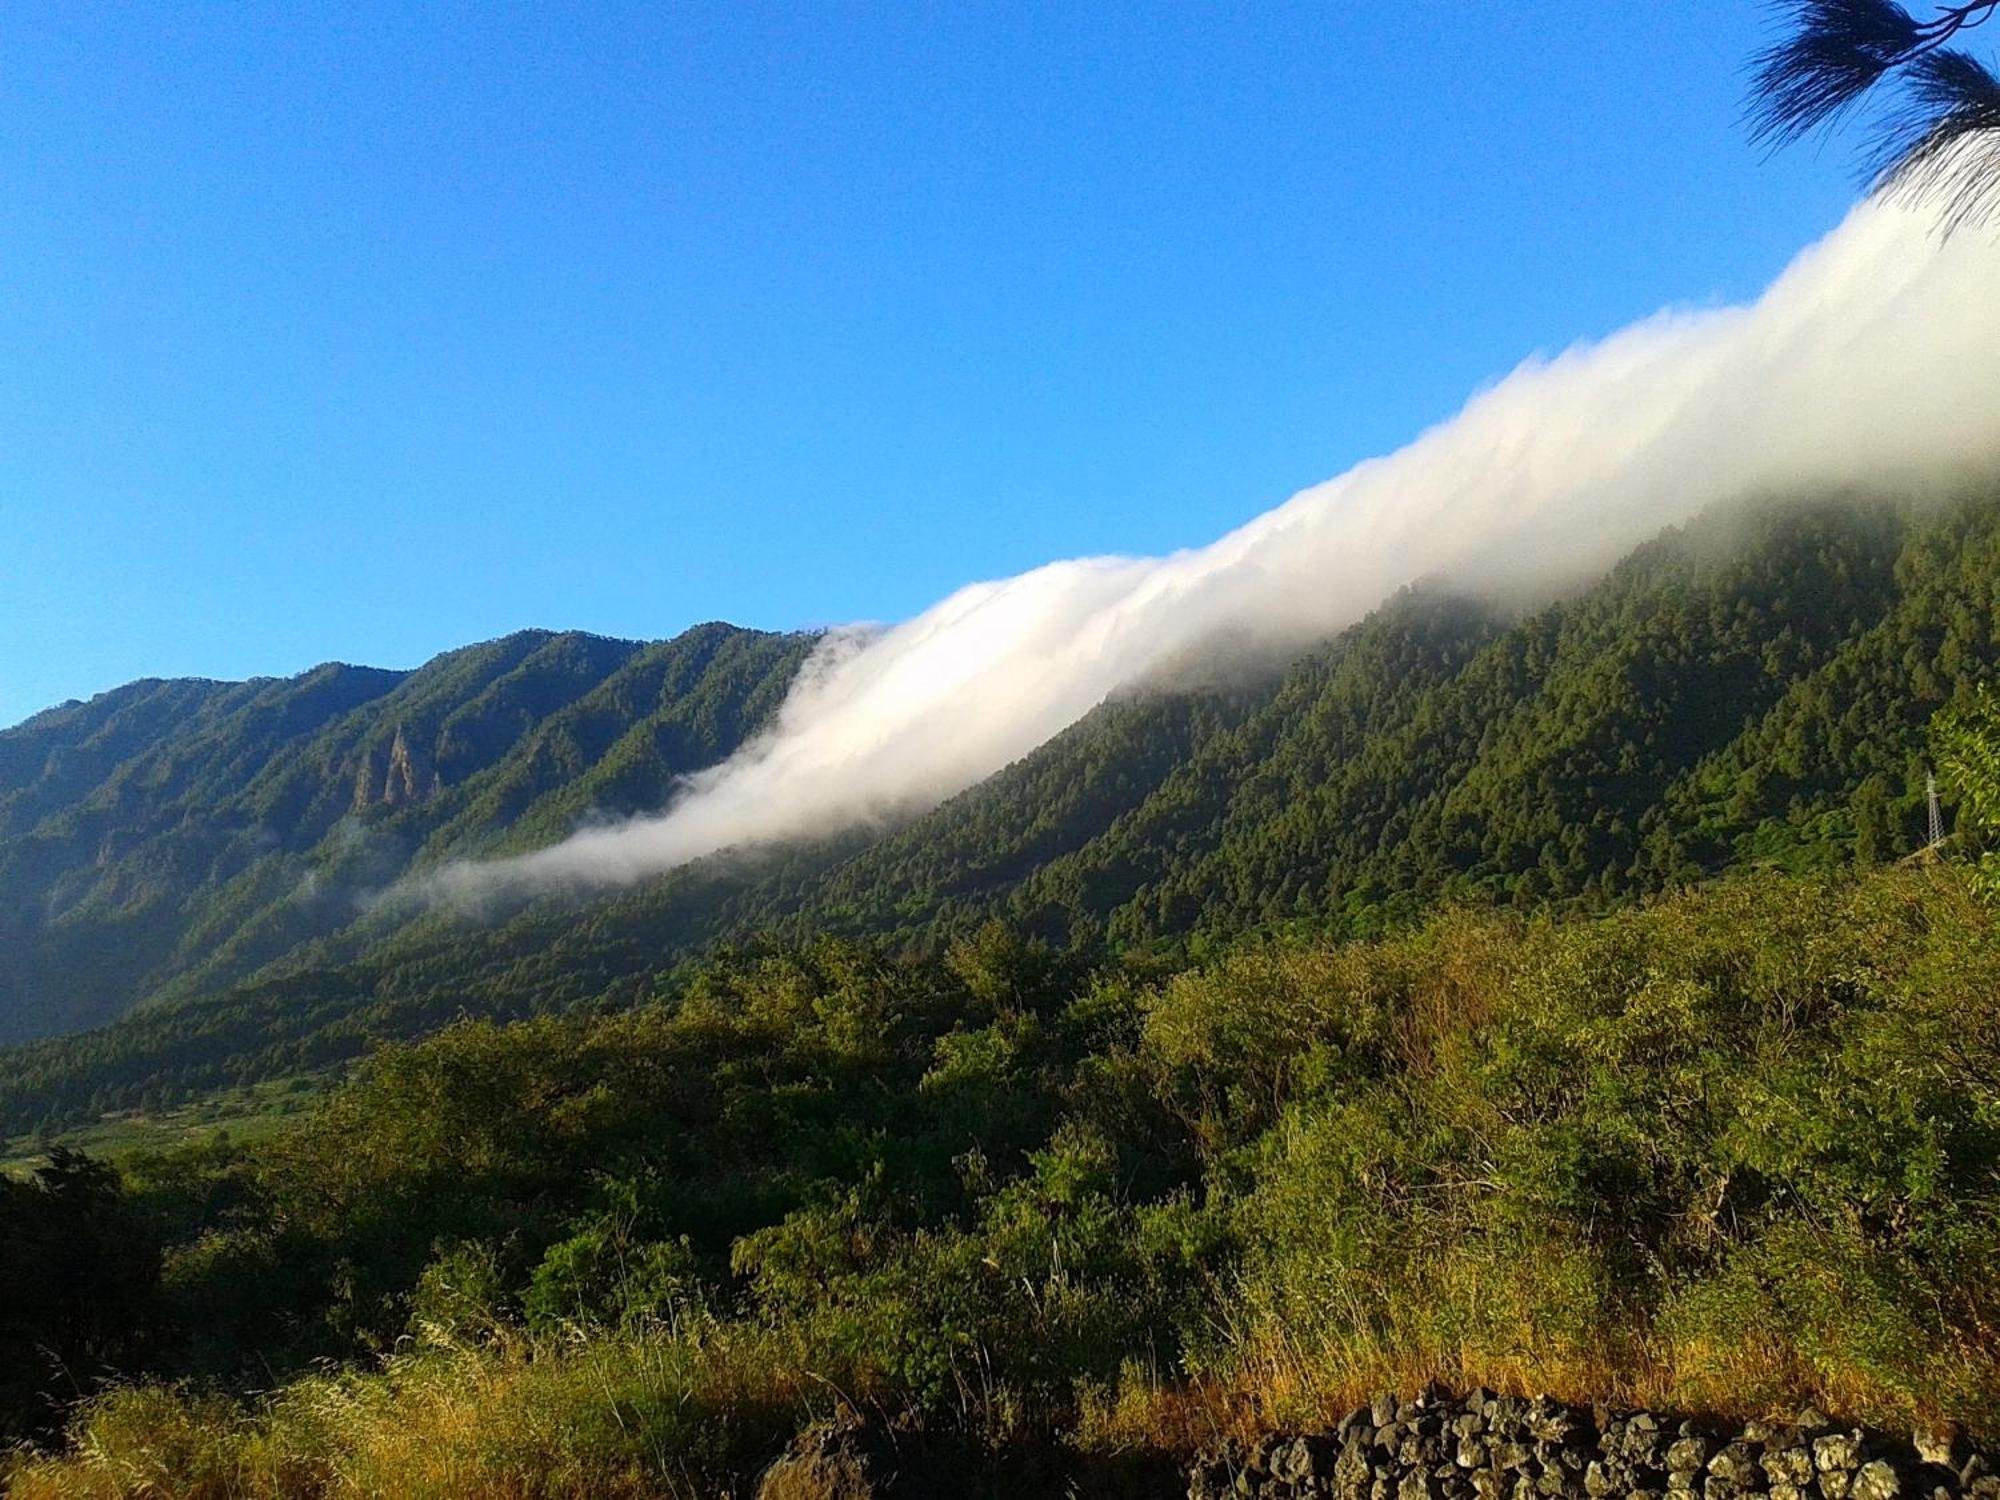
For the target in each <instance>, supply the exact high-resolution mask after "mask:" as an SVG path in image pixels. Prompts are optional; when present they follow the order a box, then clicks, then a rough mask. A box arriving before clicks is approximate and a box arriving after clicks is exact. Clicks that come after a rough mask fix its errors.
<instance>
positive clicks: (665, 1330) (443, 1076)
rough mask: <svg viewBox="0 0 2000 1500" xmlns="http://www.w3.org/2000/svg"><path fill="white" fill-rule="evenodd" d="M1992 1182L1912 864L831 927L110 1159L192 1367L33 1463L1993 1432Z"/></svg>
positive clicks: (185, 1475) (176, 1477)
mask: <svg viewBox="0 0 2000 1500" xmlns="http://www.w3.org/2000/svg"><path fill="white" fill-rule="evenodd" d="M1997 1173H2000V944H1996V942H1995V933H1994V930H1993V918H1992V916H1991V915H1990V914H1989V912H1988V910H1987V908H1986V907H1985V906H1983V905H1982V904H1981V903H1980V902H1979V901H1978V900H1977V899H1976V898H1975V896H1974V894H1973V892H1972V891H1971V889H1970V887H1969V885H1968V883H1967V882H1966V881H1965V880H1964V879H1963V878H1962V877H1961V876H1959V875H1958V874H1956V873H1954V872H1953V871H1952V870H1951V869H1948V868H1943V867H1937V868H1912V869H1901V870H1896V871H1889V872H1882V873H1877V874H1874V875H1871V876H1867V877H1864V878H1858V879H1848V880H1828V881H1793V880H1785V879H1778V878H1764V879H1760V880H1756V881H1750V880H1743V881H1737V882H1726V883H1722V884H1719V885H1715V886H1712V887H1709V888H1706V889H1703V890H1700V891H1697V892H1693V893H1689V894H1683V895H1679V896H1674V897H1670V898H1664V899H1660V900H1658V901H1655V902H1653V903H1651V904H1648V905H1646V906H1644V907H1641V908H1637V909H1632V910H1626V911H1621V912H1616V913H1613V914H1610V915H1607V916H1602V917H1597V918H1592V919H1588V920H1583V919H1576V920H1568V921H1558V920H1554V919H1551V918H1547V917H1542V918H1522V917H1514V916H1508V915H1501V914H1493V913H1490V912H1489V913H1484V914H1481V913H1457V914H1447V915H1444V916H1441V917H1439V918H1437V919H1435V920H1433V921H1431V922H1429V923H1427V924H1425V925H1424V926H1422V927H1419V928H1417V929H1415V930H1413V931H1411V932H1408V933H1405V934H1402V935H1400V936H1396V937H1391V938H1384V939H1380V940H1377V941H1374V942H1369V943H1362V944H1347V945H1339V946H1329V945H1325V944H1286V945H1260V946H1254V947H1249V948H1246V949H1244V950H1242V951H1240V952H1238V953H1235V954H1233V955H1231V956H1228V957H1225V958H1223V959H1221V960H1219V961H1217V962H1215V963H1213V964H1211V965H1209V966H1207V967H1206V968H1203V969H1200V970H1191V971H1188V972H1183V973H1178V974H1173V975H1167V976H1153V975H1150V974H1147V973H1144V972H1142V971H1138V970H1111V969H1106V970H1100V971H1098V972H1095V973H1090V972H1085V971H1082V970H1080V969H1078V968H1076V967H1074V966H1073V965H1071V964H1068V963H1066V962H1058V961H1057V960H1055V959H1053V958H1051V957H1050V956H1049V955H1048V954H1046V953H1043V952H1041V951H1040V950H1037V949H1036V948H1034V947H1033V946H1032V945H1027V944H1024V943H1022V942H1020V941H1019V940H1017V939H1015V938H1013V937H1012V936H1010V935H1009V934H1008V933H1006V932H1005V931H1003V930H1000V929H990V930H988V931H987V932H985V933H984V934H982V935H981V936H980V938H978V939H977V940H975V941H969V942H967V943H964V944H962V945H960V946H959V947H958V948H957V949H956V950H954V952H953V953H952V954H951V955H950V956H949V957H947V958H944V959H940V960H935V961H929V960H926V961H908V962H889V961H885V960H883V959H881V958H879V957H876V956H873V955H871V954H869V953H867V952H866V951H863V950H861V949H858V948H855V947H851V946H847V945H843V944H838V943H821V944H818V945H816V946H814V947H812V948H809V949H805V950H801V951H798V952H795V953H790V954H785V955H767V956H761V957H759V956H747V957H744V958H742V959H738V960H733V961H729V962H724V963H719V964H717V965H715V966H714V967H712V968H710V969H708V970H706V971H704V972H703V973H702V974H700V975H699V976H697V977H696V978H694V979H693V980H692V981H691V982H690V983H689V984H688V986H687V987H686V988H685V989H684V990H683V991H682V992H680V993H679V994H677V995H676V996H674V997H673V998H672V999H671V1000H670V1001H667V1002H663V1003H660V1004H656V1005H652V1006H648V1007H643V1008H641V1009H639V1010H636V1011H632V1012H629V1013H623V1014H618V1015H612V1016H606V1017H601V1018H598V1019H594V1020H583V1019H569V1020H553V1019H542V1020H535V1021H530V1022H525V1023H520V1024H517V1025H513V1026H504V1027H503V1026H495V1025H492V1024H489V1023H466V1024H462V1025H460V1026H457V1027H454V1028H452V1029H451V1030H449V1031H447V1032H446V1033H444V1034H442V1035H440V1036H439V1037H436V1038H434V1039H432V1040H430V1041H428V1042H424V1043H421V1044H418V1045H415V1046H410V1047H402V1048H396V1049H391V1050H389V1051H386V1052H384V1053H383V1054H381V1055H380V1056H379V1057H377V1058H376V1059H375V1060H374V1061H373V1062H372V1063H371V1064H369V1065H368V1066H367V1067H366V1068H365V1069H364V1070H363V1071H362V1073H361V1075H360V1076H359V1077H358V1078H356V1079H355V1080H354V1081H353V1082H352V1083H351V1084H349V1085H348V1086H346V1087H345V1088H343V1089H341V1090H339V1091H337V1092H335V1093H334V1094H333V1095H332V1096H331V1097H330V1098H329V1099H328V1100H327V1102H326V1103H325V1104H324V1106H323V1107H322V1108H321V1109H320V1110H319V1111H318V1112H317V1113H316V1114H315V1115H314V1116H312V1117H311V1118H310V1119H309V1121H308V1122H307V1123H306V1124H304V1125H303V1126H302V1127H301V1128H299V1129H298V1130H296V1131H295V1132H294V1133H292V1134H290V1135H289V1136H286V1137H283V1138H281V1139H279V1140H278V1141H275V1142H273V1143H269V1144H266V1145H261V1146H258V1147H255V1148H253V1149H249V1150H237V1151H218V1150H215V1149H213V1148H210V1149H209V1150H207V1151H206V1153H205V1154H199V1155H186V1154H184V1155H182V1156H179V1157H175V1158H155V1159H152V1160H140V1161H136V1162H134V1163H133V1164H131V1165H130V1167H129V1168H128V1172H127V1185H126V1188H125V1193H124V1197H123V1198H122V1200H121V1202H122V1204H123V1208H124V1210H125V1211H128V1212H130V1213H132V1214H136V1215H142V1216H149V1217H148V1218H147V1220H146V1222H148V1223H150V1224H151V1225H153V1226H155V1227H156V1230H157V1232H158V1233H159V1234H160V1235H162V1236H163V1237H164V1238H165V1240H166V1241H167V1242H168V1245H169V1248H168V1251H167V1256H166V1262H165V1271H164V1277H163V1281H162V1286H161V1289H160V1291H159V1293H158V1294H157V1296H156V1297H155V1298H154V1299H153V1310H152V1316H154V1317H155V1318H156V1319H157V1320H158V1321H160V1322H161V1323H162V1324H163V1325H165V1326H166V1328H167V1329H168V1331H171V1329H172V1328H173V1327H174V1326H176V1325H177V1326H178V1328H179V1330H180V1337H179V1339H178V1341H177V1342H175V1341H171V1340H169V1341H167V1342H163V1343H162V1344H160V1345H158V1346H157V1347H156V1348H155V1349H154V1350H152V1351H150V1355H149V1357H148V1359H147V1361H146V1364H145V1368H144V1369H140V1368H133V1369H132V1370H131V1373H133V1374H135V1375H137V1374H143V1373H145V1370H146V1369H149V1370H150V1371H151V1372H152V1373H153V1374H154V1376H155V1378H156V1379H167V1380H174V1379H179V1380H182V1381H183V1382H184V1383H183V1384H180V1385H170V1384H150V1385H148V1384H139V1385H136V1386H129V1387H124V1388H120V1389H116V1390H113V1391H111V1392H109V1393H107V1394H105V1395H103V1396H101V1397H100V1398H98V1399H97V1400H96V1401H94V1402H91V1403H87V1404H85V1405H83V1406H82V1407H81V1408H80V1409H79V1410H78V1411H77V1413H76V1415H75V1417H74V1420H73V1424H72V1427H71V1432H70V1444H71V1446H70V1449H69V1451H68V1452H67V1454H59V1455H57V1456H53V1457H49V1458H44V1459H39V1460H33V1461H29V1462H26V1464H25V1467H23V1468H22V1469H21V1471H20V1473H19V1474H18V1475H17V1477H16V1479H15V1485H16V1489H17V1491H18V1492H19V1493H21V1494H26V1495H43V1494H137V1493H145V1492H146V1490H145V1488H144V1487H145V1485H146V1484H152V1485H154V1486H155V1488H156V1489H158V1490H163V1491H167V1492H175V1493H182V1492H185V1493H201V1492H203V1489H202V1487H203V1486H204V1485H207V1486H209V1489H208V1491H207V1492H210V1493H216V1494H280V1493H285V1494H293V1493H326V1494H345V1493H364V1492H370V1491H371V1490H373V1491H384V1490H387V1491H394V1492H396V1493H405V1494H435V1495H475V1494H477V1495H488V1494H520V1495H531V1494H533V1495H540V1494H548V1495H560V1494H579V1495H580V1494H618V1493H632V1494H653V1493H690V1494H693V1493H714V1492H716V1491H717V1490H719V1489H726V1488H728V1487H729V1486H730V1485H732V1484H741V1483H743V1482H744V1480H745V1476H747V1475H750V1474H752V1473H754V1471H755V1470H756V1468H757V1467H758V1466H759V1465H760V1464H761V1463H762V1462H763V1461H765V1460H767V1459H768V1458H769V1456H770V1455H771V1454H772V1453H773V1452H775V1450H776V1449H777V1447H778V1446H780V1445H781V1444H782V1442H783V1441H784V1439H785V1437H786V1436H787V1435H788V1434H789V1433H790V1432H791V1431H793V1430H794V1429H795V1428H796V1427H797V1426H798V1425H799V1424H800V1423H802V1422H804V1421H806V1420H808V1419H810V1418H812V1417H814V1416H818V1415H824V1414H826V1413H827V1412H829V1411H831V1410H833V1409H835V1408H837V1407H840V1406H850V1407H854V1408H857V1409H862V1410H867V1411H873V1412H882V1413H889V1414H900V1415H901V1418H902V1419H903V1420H907V1421H910V1422H914V1423H917V1424H919V1425H921V1426H923V1427H925V1428H926V1429H927V1430H930V1431H932V1432H950V1433H954V1434H957V1435H958V1438H959V1439H960V1440H962V1441H967V1442H971V1443H974V1444H975V1445H995V1446H997V1445H1004V1444H1009V1443H1017V1442H1021V1441H1028V1440H1032V1441H1036V1442H1046V1441H1049V1440H1056V1441H1061V1442H1067V1443H1070V1444H1072V1445H1079V1446H1091V1445H1099V1446H1102V1445H1107V1444H1132V1443H1163V1444H1176V1443H1184V1442H1188V1441H1192V1440H1197V1439H1199V1438H1201V1437H1204V1436H1206V1435H1208V1434H1209V1433H1211V1432H1212V1431H1214V1430H1215V1429H1216V1428H1217V1427H1218V1426H1223V1427H1227V1426H1232V1425H1234V1426H1241V1425H1244V1424H1246V1423H1261V1422H1268V1421H1273V1420H1304V1419H1308V1418H1311V1417H1314V1416H1318V1415H1322V1414H1324V1413H1326V1412H1328V1411H1329V1410H1331V1409H1333V1408H1334V1407H1336V1406H1338V1405H1340V1404H1342V1403H1344V1402H1347V1401H1349V1400H1351V1399H1353V1397H1354V1396H1355V1395H1356V1394H1357V1393H1359V1392H1361V1391H1364V1390H1366V1389H1369V1388H1372V1387H1377V1386H1381V1385H1405V1386H1407V1385H1410V1384H1414V1383H1415V1382H1417V1381H1419V1380H1421V1379H1426V1378H1431V1377H1443V1378H1446V1379H1448V1380H1452V1381H1456V1382H1463V1383H1473V1382H1481V1383H1485V1384H1487V1385H1489V1386H1495V1387H1502V1388H1515V1389H1526V1388H1534V1389H1537V1390H1547V1391H1551V1392H1554V1393H1557V1394H1565V1395H1571V1396H1597V1397H1618V1396H1622V1397H1627V1398H1632V1399H1636V1400H1643V1401H1648V1402H1657V1403H1666V1404H1678V1405H1683V1406H1694V1407H1709V1408H1728V1409H1740V1410H1751V1409H1756V1410H1767V1409H1776V1408H1783V1407H1787V1406H1790V1405H1794V1404H1797V1403H1801V1402H1805V1401H1813V1402H1818V1403H1820V1404H1822V1405H1824V1406H1827V1407H1829V1408H1831V1409H1833V1410H1836V1411H1840V1412H1845V1413H1851V1414H1853V1415H1855V1416H1857V1417H1869V1418H1873V1419H1877V1420H1882V1421H1898V1422H1907V1421H1910V1420H1913V1419H1917V1418H1922V1419H1925V1420H1941V1419H1946V1418H1951V1419H1956V1420H1958V1421H1961V1422H1963V1423H1965V1424H1967V1425H1969V1426H1970V1427H1972V1428H1974V1429H1975V1430H1983V1431H1987V1432H1991V1431H1993V1430H1994V1427H1995V1419H1994V1413H1995V1412H1996V1411H2000V1339H1996V1335H1995V1333H1994V1331H1993V1330H1994V1329H1995V1328H1996V1327H2000V1253H1996V1249H1995V1246H1996V1245H2000V1175H1996V1174H1997ZM328 1356H331V1357H333V1358H335V1359H337V1360H338V1361H340V1362H341V1363H340V1365H339V1366H338V1367H337V1368H335V1369H333V1370H331V1371H329V1370H328V1369H327V1368H325V1367H320V1368H319V1369H318V1370H317V1371H316V1372H314V1371H313V1370H311V1369H310V1368H309V1365H310V1362H311V1361H312V1360H314V1359H316V1358H324V1357H328ZM274 1368H275V1369H277V1370H279V1371H280V1372H283V1371H284V1370H286V1369H289V1370H291V1371H292V1372H293V1376H292V1378H291V1380H290V1381H289V1383H286V1384H283V1385H281V1386H280V1388H279V1389H278V1391H277V1392H276V1394H274V1395H271V1396H267V1397H263V1398H256V1399H251V1400H248V1401H247V1402H245V1401H240V1400H232V1399H229V1398H227V1397H226V1396H223V1395H218V1394H215V1393H216V1392H226V1391H227V1390H229V1389H230V1388H232V1386H234V1387H236V1388H238V1389H242V1388H248V1387H257V1386H264V1385H268V1383H269V1371H270V1370H271V1369H274ZM188 1381H192V1383H185V1382H188ZM146 1476H151V1477H146ZM217 1476H221V1477H217Z"/></svg>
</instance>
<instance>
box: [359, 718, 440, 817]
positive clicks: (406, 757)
mask: <svg viewBox="0 0 2000 1500" xmlns="http://www.w3.org/2000/svg"><path fill="white" fill-rule="evenodd" d="M436 789H437V771H436V769H435V768H434V767H433V766H432V764H431V757H430V755H429V754H428V753H427V752H426V751H425V750H424V748H423V747H422V746H421V745H416V746H412V744H411V743H410V740H409V737H408V736H407V735H406V734H405V733H404V732H403V726H402V725H401V724H398V725H397V726H396V736H395V738H394V739H393V740H391V741H390V742H389V749H388V753H387V754H386V755H384V754H383V752H382V751H381V750H379V749H378V750H377V751H376V752H375V753H374V754H372V755H369V756H367V757H366V758H365V759H364V760H363V761H362V762H361V769H360V770H359V771H358V772H356V773H355V777H354V810H355V811H356V812H362V811H365V810H366V809H368V808H371V807H402V806H404V805H406V804H408V803H412V802H421V801H423V800H424V798H426V797H428V796H429V795H430V794H431V793H432V792H433V791H435V790H436Z"/></svg>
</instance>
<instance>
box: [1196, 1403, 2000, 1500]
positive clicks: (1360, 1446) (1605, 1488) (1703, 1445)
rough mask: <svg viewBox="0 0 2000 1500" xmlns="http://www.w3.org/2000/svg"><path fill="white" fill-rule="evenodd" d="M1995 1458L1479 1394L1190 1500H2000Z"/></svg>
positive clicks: (1383, 1421)
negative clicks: (1315, 1499) (1318, 1499)
mask: <svg viewBox="0 0 2000 1500" xmlns="http://www.w3.org/2000/svg"><path fill="white" fill-rule="evenodd" d="M1995 1459H1996V1455H1993V1454H1982V1453H1977V1452H1974V1451H1973V1450H1972V1449H1970V1448H1969V1447H1967V1446H1966V1445H1965V1444H1963V1443H1960V1442H1957V1441H1955V1440H1954V1439H1952V1438H1951V1437H1949V1436H1941V1435H1937V1434H1920V1435H1919V1436H1918V1437H1917V1438H1916V1439H1915V1440H1914V1441H1913V1440H1912V1439H1911V1438H1909V1437H1907V1436H1905V1437H1894V1436H1890V1435H1888V1434H1884V1433H1875V1432H1866V1431H1863V1430H1860V1429H1840V1428H1837V1427H1835V1426H1834V1424H1833V1423H1831V1422H1829V1421H1827V1420H1826V1419H1825V1418H1823V1417H1821V1416H1820V1415H1819V1414H1818V1413H1816V1412H1806V1413H1803V1414H1801V1416H1800V1419H1799V1420H1798V1421H1797V1422H1795V1423H1793V1424H1791V1425H1788V1426H1779V1425H1773V1424H1770V1423H1764V1422H1747V1423H1728V1424H1724V1423H1719V1422H1703V1421H1681V1420H1679V1419H1676V1418H1670V1417H1666V1416H1662V1415H1658V1414H1655V1413H1652V1412H1614V1411H1611V1410H1609V1409H1607V1408H1604V1407H1598V1408H1595V1409H1583V1408H1577V1407H1566V1406H1563V1405H1562V1404H1560V1403H1558V1402H1553V1401H1549V1400H1547V1399H1545V1398H1542V1397H1537V1398H1535V1399H1534V1400H1532V1401H1524V1400H1520V1399H1517V1398H1514V1397H1508V1396H1494V1395H1492V1394H1490V1393H1489V1392H1486V1391H1473V1392H1472V1393H1471V1394H1470V1395H1468V1396H1464V1397H1455V1396H1450V1395H1447V1394H1446V1393H1444V1392H1442V1391H1436V1390H1433V1391H1429V1392H1426V1393H1425V1394H1424V1395H1421V1396H1418V1397H1417V1398H1416V1399H1414V1400H1410V1401H1403V1400H1398V1399H1397V1398H1396V1397H1394V1396H1381V1397H1378V1398H1377V1399H1376V1400H1375V1402H1374V1403H1373V1404H1372V1405H1371V1406H1366V1407H1362V1408H1360V1409H1359V1410H1356V1411H1354V1412H1352V1413H1350V1414H1349V1415H1348V1416H1347V1417H1346V1418H1345V1419H1344V1420H1343V1421H1342V1422H1341V1423H1340V1425H1339V1427H1338V1428H1337V1429H1336V1430H1335V1431H1334V1432H1332V1433H1326V1434H1304V1435H1294V1434H1283V1433H1280V1434H1274V1435H1272V1436H1269V1437H1266V1438H1263V1439H1261V1440H1260V1441H1258V1442H1257V1443H1255V1444H1253V1445H1251V1446H1248V1447H1244V1446H1242V1445H1240V1444H1231V1445H1227V1446H1225V1447H1223V1448H1221V1449H1219V1450H1217V1451H1215V1452H1212V1453H1208V1454H1205V1455H1203V1457H1202V1458H1201V1459H1200V1460H1199V1461H1198V1462H1197V1463H1196V1464H1195V1466H1194V1468H1193V1471H1192V1472H1191V1473H1190V1474H1189V1476H1188V1487H1187V1494H1188V1500H1224V1497H1232V1500H1233V1497H1238V1496H1249V1495H1262V1496H1268V1497H1271V1500H1285V1497H1290V1496H1301V1497H1303V1496H1325V1497H1329V1500H1560V1497H1576V1500H1611V1497H1630V1500H1750V1497H1756V1496H1767V1497H1769V1500H1961V1497H1963V1500H2000V1463H1996V1462H1995Z"/></svg>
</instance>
